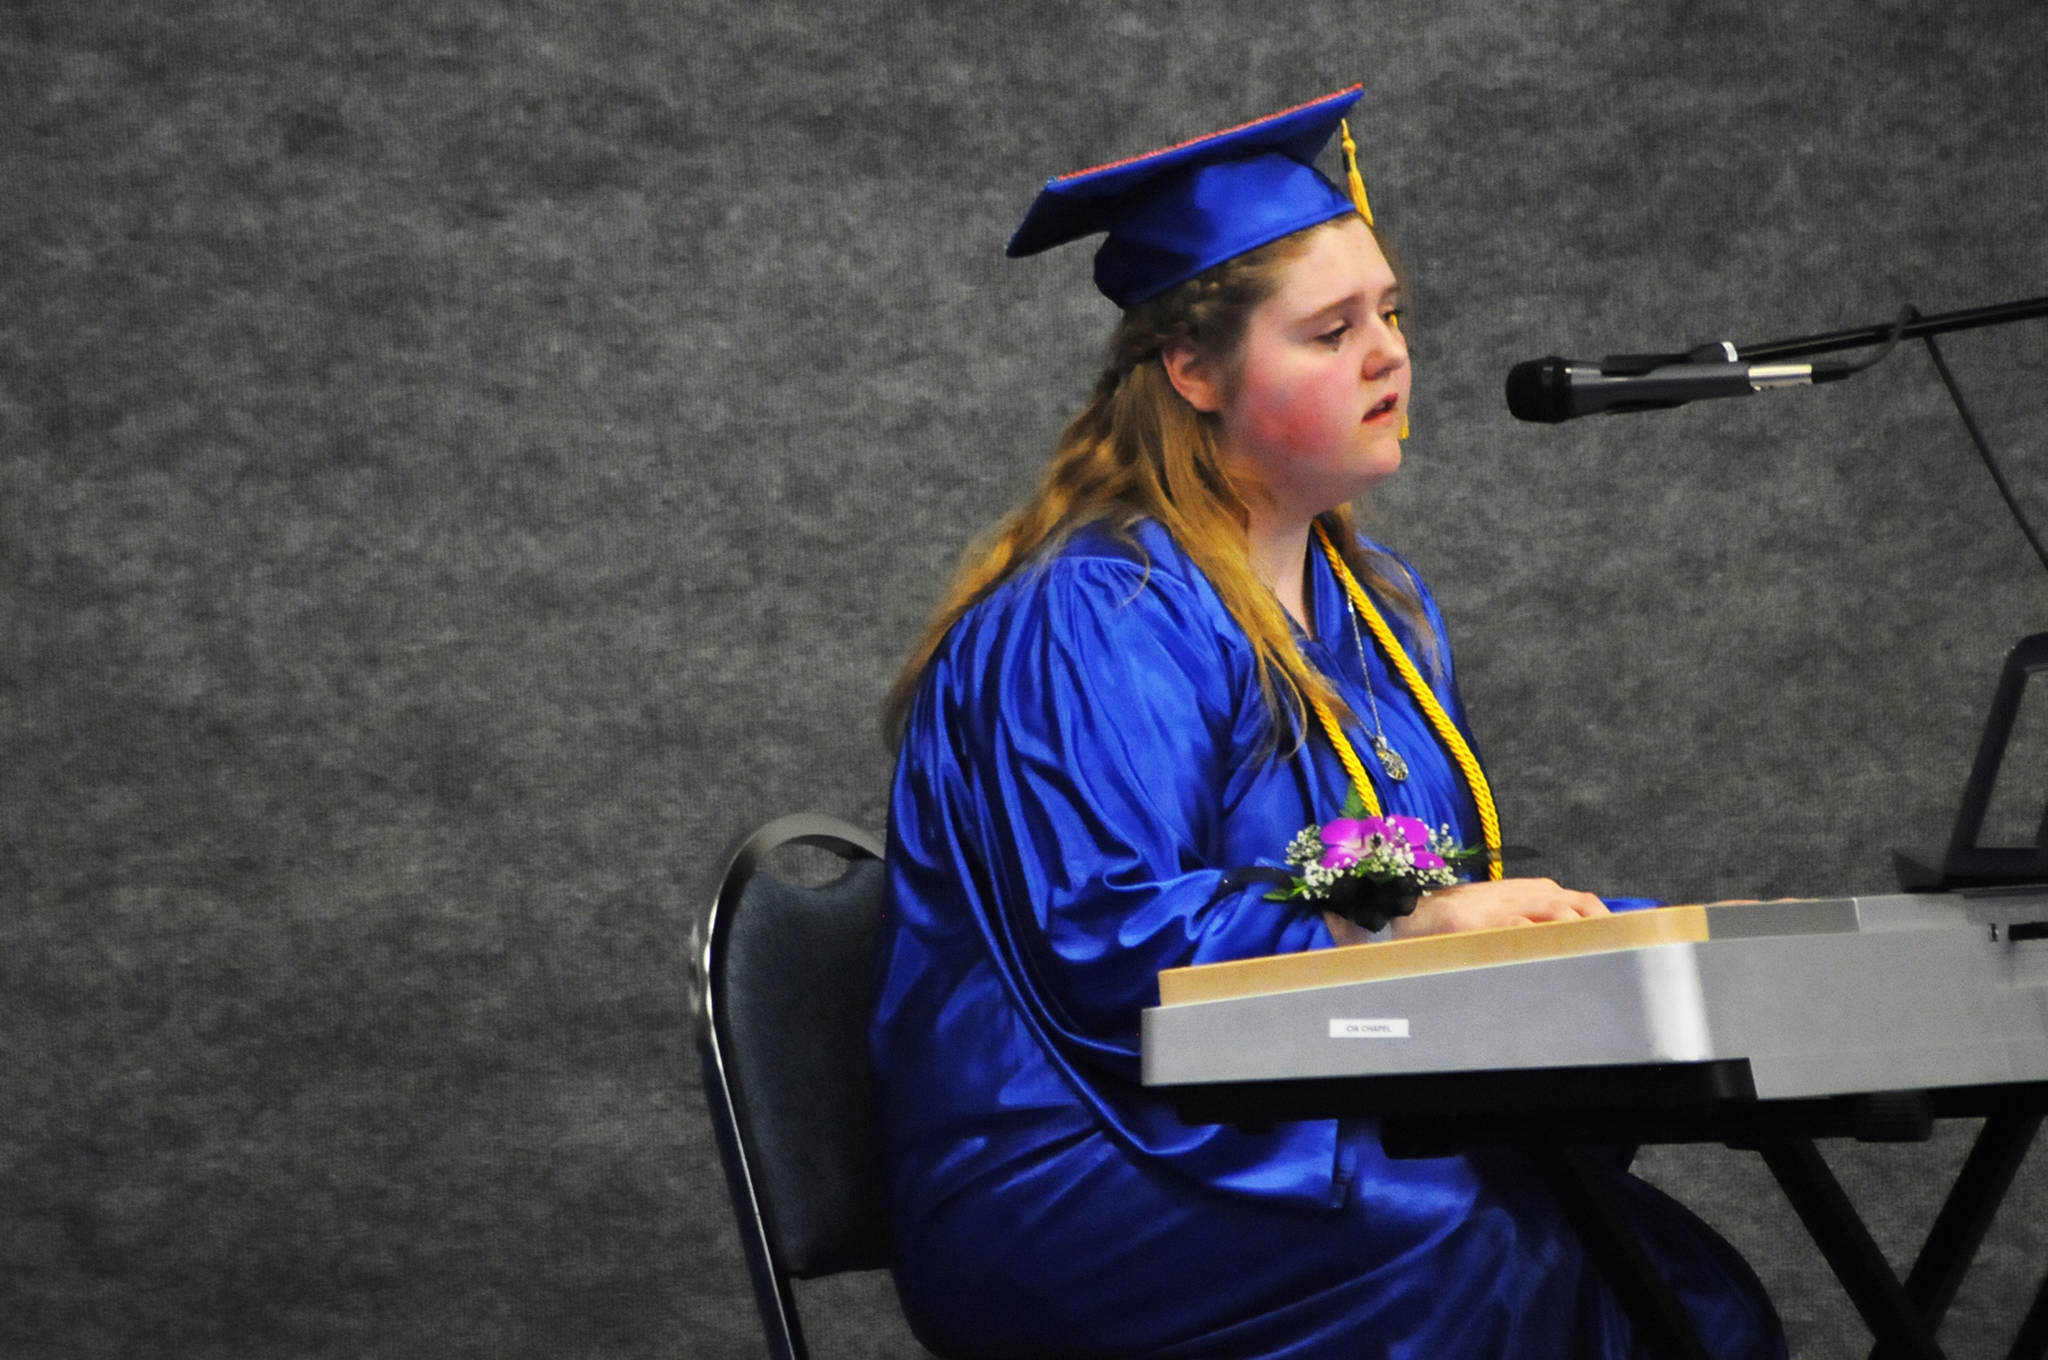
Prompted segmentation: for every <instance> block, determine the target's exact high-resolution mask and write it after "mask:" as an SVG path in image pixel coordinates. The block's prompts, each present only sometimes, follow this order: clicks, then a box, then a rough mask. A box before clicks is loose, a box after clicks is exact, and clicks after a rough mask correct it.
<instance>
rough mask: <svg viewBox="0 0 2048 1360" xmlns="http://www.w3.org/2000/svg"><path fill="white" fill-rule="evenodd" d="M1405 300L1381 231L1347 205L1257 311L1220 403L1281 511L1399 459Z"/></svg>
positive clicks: (1386, 472) (1355, 483)
mask: <svg viewBox="0 0 2048 1360" xmlns="http://www.w3.org/2000/svg"><path fill="white" fill-rule="evenodd" d="M1400 306H1401V303H1400V297H1399V291H1398V285H1397V284H1396V282H1395V279H1394V271H1393V270H1392V269H1391V268H1390V267H1389V266H1388V264H1387V260H1386V257H1385V256H1384V255H1382V254H1381V253H1380V248H1379V244H1378V243H1377V242H1376V241H1374V240H1373V235H1372V232H1371V231H1370V230H1368V229H1367V227H1366V225H1365V223H1363V222H1361V221H1359V220H1358V219H1357V218H1355V217H1347V218H1345V219H1344V220H1343V221H1342V222H1340V223H1339V224H1338V225H1336V226H1332V227H1326V228H1324V229H1322V230H1319V231H1317V232H1315V233H1314V235H1313V236H1312V237H1311V238H1310V240H1309V244H1308V247H1307V248H1306V249H1305V250H1304V251H1303V252H1302V253H1301V254H1299V255H1297V256H1296V257H1295V258H1294V259H1293V260H1292V261H1291V262H1290V263H1288V264H1287V265H1286V266H1285V268H1284V270H1283V272H1282V274H1281V279H1280V287H1279V289H1278V291H1276V292H1275V293H1274V294H1273V295H1272V296H1271V297H1269V298H1267V299H1266V300H1265V301H1264V302H1263V303H1261V304H1259V306H1258V308H1257V309H1256V310H1255V311H1253V313H1252V315H1251V319H1250V321H1249V323H1248V324H1247V325H1246V327H1245V334H1244V340H1243V343H1242V346H1241V347H1240V349H1239V351H1238V354H1237V356H1236V360H1235V362H1234V363H1233V364H1232V365H1231V368H1230V371H1229V373H1228V374H1227V376H1226V377H1225V380H1224V381H1223V382H1222V384H1221V387H1220V391H1219V392H1218V394H1217V397H1218V401H1219V403H1220V404H1219V405H1217V406H1216V407H1215V408H1214V409H1215V413H1216V415H1217V416H1218V418H1219V420H1220V421H1221V424H1222V430H1221V447H1222V454H1223V459H1224V462H1225V464H1226V466H1227V467H1228V469H1229V471H1230V473H1231V475H1232V477H1233V479H1235V480H1237V481H1238V483H1239V485H1241V486H1244V487H1245V489H1246V490H1247V492H1248V493H1250V494H1252V495H1259V494H1261V493H1263V495H1264V496H1265V498H1267V499H1268V500H1269V501H1270V506H1269V508H1270V509H1271V510H1273V511H1274V512H1276V513H1279V514H1282V515H1286V516H1289V517H1297V516H1298V517H1301V518H1307V517H1309V516H1313V515H1316V514H1320V513H1321V512H1322V511H1324V510H1328V509H1330V508H1331V507H1333V506H1337V505H1341V504H1343V503H1345V502H1346V501H1349V500H1351V499H1353V498H1354V497H1356V496H1358V495H1359V494H1361V493H1362V492H1364V491H1365V490H1366V489H1367V488H1368V487H1370V486H1372V485H1373V483H1375V482H1377V481H1380V480H1381V479H1382V478H1385V477H1390V476H1392V475H1393V473H1394V472H1395V470H1396V469H1398V468H1399V467H1400V466H1401V441H1400V429H1401V423H1402V420H1403V417H1404V416H1405V415H1406V412H1407V409H1408V379H1409V373H1408V345H1407V342H1406V341H1405V340H1404V339H1403V338H1402V336H1401V332H1400V329H1399V326H1398V323H1397V322H1396V320H1395V316H1396V314H1397V313H1398V312H1399V310H1400Z"/></svg>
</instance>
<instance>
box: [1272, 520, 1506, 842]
mask: <svg viewBox="0 0 2048 1360" xmlns="http://www.w3.org/2000/svg"><path fill="white" fill-rule="evenodd" d="M1316 538H1317V540H1318V541H1319V542H1320V543H1321V544H1322V545H1323V555H1324V556H1325V557H1327V558H1329V559H1330V570H1332V571H1334V572H1335V573H1337V579H1338V580H1339V581H1341V582H1342V583H1343V585H1344V593H1345V594H1346V595H1348V596H1350V597H1351V607H1352V608H1353V609H1355V610H1357V611H1358V616H1359V617H1360V618H1362V619H1364V620H1365V626H1366V627H1367V628H1370V629H1371V630H1372V637H1373V641H1374V642H1377V643H1378V644H1379V648H1380V653H1381V654H1382V655H1383V656H1385V657H1386V658H1387V659H1388V660H1389V661H1391V662H1392V663H1393V665H1394V669H1395V670H1396V671H1397V672H1399V674H1400V676H1401V683H1402V684H1403V685H1406V686H1407V687H1408V692H1409V693H1410V694H1412V695H1414V696H1415V702H1416V703H1418V704H1420V705H1422V713H1423V716H1424V717H1426V718H1428V719H1429V725H1430V727H1431V728H1432V729H1433V730H1434V731H1435V732H1436V737H1437V740H1438V741H1440V742H1442V743H1443V748H1444V750H1446V751H1447V752H1449V753H1450V757H1451V759H1452V761H1453V762H1455V763H1456V764H1457V767H1458V770H1459V772H1460V773H1462V774H1463V775H1464V776H1465V787H1466V788H1467V789H1469V790H1470V791H1471V793H1472V805H1473V806H1474V807H1476V808H1478V809H1479V830H1480V834H1481V835H1482V836H1484V837H1485V838H1486V848H1487V849H1488V850H1490V851H1492V852H1493V853H1492V856H1491V857H1490V859H1489V860H1488V861H1487V872H1486V876H1487V877H1488V878H1499V877H1500V876H1501V867H1500V813H1499V812H1497V811H1496V810H1495V808H1494V805H1493V789H1492V788H1491V787H1489V786H1488V784H1487V782H1486V771H1484V770H1482V769H1480V768H1479V758H1478V757H1477V756H1475V755H1473V754H1472V747H1471V745H1470V744H1468V743H1467V742H1466V740H1465V734H1464V733H1462V732H1460V731H1459V730H1458V725H1457V724H1456V723H1454V722H1452V721H1451V715H1450V714H1448V713H1446V712H1444V706H1443V704H1442V703H1440V702H1438V700H1437V697H1436V691H1435V690H1433V689H1431V688H1430V687H1429V682H1428V681H1426V680H1424V679H1423V678H1422V672H1421V671H1418V670H1416V669H1415V663H1414V662H1413V661H1410V660H1409V659H1408V653H1407V652H1405V651H1403V650H1402V648H1401V641H1400V639H1399V638H1397V637H1395V636H1394V630H1393V629H1391V628H1389V627H1387V621H1386V620H1385V619H1383V618H1381V617H1380V611H1379V608H1378V607H1377V606H1376V605H1374V604H1373V602H1372V597H1371V596H1370V595H1368V594H1366V593H1365V588H1364V587H1363V586H1361V585H1359V584H1358V578H1357V577H1355V576H1353V575H1352V574H1351V567H1350V566H1349V564H1347V563H1346V562H1345V561H1344V555H1343V554H1342V553H1340V552H1338V551H1337V545H1336V544H1334V543H1332V542H1330V535H1329V534H1328V533H1327V532H1325V531H1324V529H1323V526H1322V525H1320V524H1318V525H1316ZM1366 683H1367V684H1370V683H1372V681H1371V677H1367V679H1366ZM1309 703H1310V706H1311V707H1313V708H1314V709H1315V711H1316V719H1317V721H1319V722H1321V723H1322V725H1323V732H1324V734H1325V735H1327V736H1328V737H1329V739H1330V745H1332V746H1334V747H1336V748H1337V759H1338V760H1339V761H1341V762H1343V765H1344V773H1345V774H1346V775H1347V776H1348V777H1349V778H1350V780H1351V787H1352V788H1354V789H1356V790H1357V791H1358V800H1359V801H1360V802H1361V803H1364V804H1365V809H1366V811H1367V812H1369V813H1370V814H1372V815H1373V816H1375V817H1377V816H1379V815H1381V814H1380V799H1379V794H1378V792H1377V791H1376V790H1375V789H1374V788H1373V786H1372V779H1371V778H1370V777H1369V776H1368V775H1367V774H1366V772H1365V764H1364V762H1362V761H1361V760H1359V758H1358V752H1357V751H1355V750H1354V749H1352V746H1351V742H1350V740H1349V739H1348V738H1346V737H1345V735H1344V730H1343V728H1342V727H1341V726H1339V725H1338V722H1337V715H1336V714H1334V713H1332V712H1331V711H1330V707H1329V705H1328V704H1325V703H1323V702H1322V701H1321V700H1319V699H1316V698H1315V697H1313V696H1311V697H1310V699H1309Z"/></svg>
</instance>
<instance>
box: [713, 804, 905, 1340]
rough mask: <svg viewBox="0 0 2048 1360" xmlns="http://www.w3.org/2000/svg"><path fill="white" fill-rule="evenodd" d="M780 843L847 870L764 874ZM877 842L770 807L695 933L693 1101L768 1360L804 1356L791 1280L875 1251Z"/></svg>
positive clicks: (878, 1254)
mask: <svg viewBox="0 0 2048 1360" xmlns="http://www.w3.org/2000/svg"><path fill="white" fill-rule="evenodd" d="M792 844H795V845H812V846H820V847H823V848H825V849H828V850H831V851H834V852H835V853H837V854H839V855H841V856H843V857H845V858H846V860H847V867H846V871H845V872H844V873H843V874H841V875H840V876H839V877H838V878H836V879H835V880H833V881H832V882H830V883H827V884H824V885H822V886H818V887H807V886H802V885H799V884H793V883H790V882H787V881H784V880H782V879H779V878H777V877H775V876H774V875H773V874H771V873H768V872H766V871H764V869H763V866H762V860H763V858H764V857H766V856H767V855H768V854H769V853H771V852H772V851H774V850H775V849H777V848H778V847H781V846H784V845H792ZM881 853H882V852H881V847H880V845H878V844H877V843H876V842H875V840H874V838H873V837H871V836H869V835H868V834H867V833H866V832H864V831H861V830H860V829H859V828H857V827H853V826H850V825H848V824H846V823H844V822H841V821H837V820H835V819H833V818H830V817H822V816H818V815H815V814H809V813H800V814H797V815H795V816H790V817H781V818H778V819H776V820H775V821H773V822H770V823H769V824H768V825H766V826H764V827H762V828H761V829H760V830H759V831H757V832H755V833H754V834H753V835H752V836H750V837H748V838H747V840H746V841H745V843H743V844H742V845H741V846H740V848H739V850H738V851H737V852H735V853H734V855H733V857H732V859H731V861H730V863H729V865H728V867H727V869H726V872H725V875H724V877H723V879H722V880H721V882H720V885H719V890H718V896H717V899H716V900H715V901H714V903H713V904H712V911H711V917H710V920H709V922H708V925H707V929H706V931H705V941H704V961H703V968H704V972H703V980H704V1025H703V1029H702V1042H701V1047H702V1050H703V1058H704V1092H705V1099H706V1102H707V1103H708V1104H709V1105H710V1107H711V1121H712V1124H713V1127H714V1129H715V1131H716V1132H717V1134H718V1141H719V1151H720V1153H721V1155H722V1156H723V1158H724V1161H725V1172H726V1184H727V1187H728V1188H729V1189H730V1190H731V1192H732V1199H733V1211H734V1214H735V1216H736V1217H737V1219H738V1222H739V1228H740V1237H741V1239H742V1242H743V1245H744V1246H745V1249H746V1253H747V1265H748V1270H749V1273H750V1274H751V1276H752V1277H753V1283H754V1294H755V1300H756V1302H757V1303H758V1304H759V1305H760V1309H761V1321H762V1326H763V1328H764V1329H765V1330H766V1332H767V1334H768V1343H769V1350H770V1352H771V1353H772V1354H774V1355H775V1356H777V1357H778V1360H802V1357H803V1356H804V1354H805V1350H804V1344H803V1333H802V1329H801V1327H800V1325H799V1323H798V1320H797V1315H796V1309H795V1306H794V1302H793V1300H792V1297H791V1293H790V1288H789V1279H790V1277H792V1276H794V1277H796V1278H799V1279H809V1278H812V1277H815V1276H819V1275H830V1274H835V1273H837V1272H839V1271H843V1270H866V1269H876V1268H880V1267H883V1266H886V1265H887V1264H888V1263H889V1234H888V1219H887V1216H886V1210H885V1207H884V1200H883V1195H882V1185H881V1172H880V1163H879V1158H878V1155H877V1148H876V1135H875V1119H874V1103H873V1101H874V1098H873V1092H872V1089H871V1085H870V1078H869V1075H868V1048H867V1027H868V1018H869V1016H870V1015H871V1014H872V1012H873V1009H874V951H875V936H876V932H877V931H878V930H879V928H880V926H881V919H882V906H883V901H884V897H885V893H886V888H887V882H886V878H885V875H884V872H883V869H882V863H881Z"/></svg>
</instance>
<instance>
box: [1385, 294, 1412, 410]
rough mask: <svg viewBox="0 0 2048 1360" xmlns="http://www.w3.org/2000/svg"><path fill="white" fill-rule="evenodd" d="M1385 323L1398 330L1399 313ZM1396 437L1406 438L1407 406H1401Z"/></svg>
mask: <svg viewBox="0 0 2048 1360" xmlns="http://www.w3.org/2000/svg"><path fill="white" fill-rule="evenodd" d="M1387 324H1388V325H1389V326H1392V327H1393V328H1394V329H1395V330H1400V329H1401V316H1400V313H1398V312H1396V313H1395V314H1394V315H1392V316H1390V317H1388V318H1387ZM1398 437H1399V438H1401V439H1406V438H1407V437H1408V408H1407V407H1405V406H1404V407H1402V408H1401V433H1400V435H1399V436H1398Z"/></svg>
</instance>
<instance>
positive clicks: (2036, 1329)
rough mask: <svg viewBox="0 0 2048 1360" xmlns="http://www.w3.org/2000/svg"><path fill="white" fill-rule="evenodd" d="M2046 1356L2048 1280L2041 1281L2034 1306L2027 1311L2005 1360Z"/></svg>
mask: <svg viewBox="0 0 2048 1360" xmlns="http://www.w3.org/2000/svg"><path fill="white" fill-rule="evenodd" d="M2044 1355H2048V1280H2043V1281H2041V1287H2040V1288H2039V1289H2038V1290H2036V1291H2035V1292H2034V1306H2033V1307H2032V1308H2029V1309H2028V1310H2027V1318H2026V1321H2024V1322H2022V1323H2021V1324H2020V1333H2019V1335H2018V1336H2016V1337H2014V1338H2013V1339H2012V1349H2011V1350H2009V1351H2007V1352H2006V1353H2005V1360H2041V1357H2042V1356H2044Z"/></svg>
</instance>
